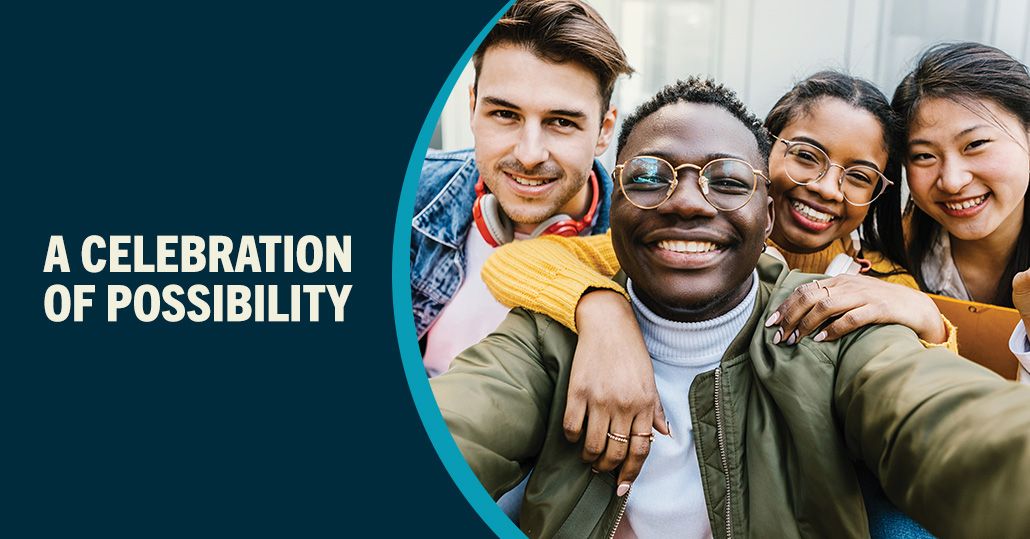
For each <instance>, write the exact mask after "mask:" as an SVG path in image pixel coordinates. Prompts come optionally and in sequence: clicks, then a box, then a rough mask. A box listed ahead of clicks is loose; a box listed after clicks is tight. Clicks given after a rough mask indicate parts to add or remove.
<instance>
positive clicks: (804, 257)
mask: <svg viewBox="0 0 1030 539" xmlns="http://www.w3.org/2000/svg"><path fill="white" fill-rule="evenodd" d="M769 244H770V245H771V246H772V247H775V248H776V249H777V250H778V251H779V252H780V253H781V254H782V255H783V256H784V258H785V259H786V260H787V265H788V266H789V267H791V268H794V269H798V270H800V271H804V272H806V273H822V272H823V271H825V269H826V266H827V265H828V264H829V262H830V261H831V260H833V257H835V256H837V255H838V254H840V253H848V254H852V250H851V240H850V238H849V239H847V240H846V243H845V240H838V241H836V242H834V243H833V244H831V245H829V246H828V247H827V248H826V249H824V250H822V251H819V252H817V253H810V254H797V253H790V252H788V251H785V250H784V249H783V248H781V247H778V246H777V245H775V244H774V243H772V242H770V243H769ZM862 254H863V255H864V257H865V259H866V260H868V261H869V262H870V263H871V264H872V269H873V270H874V271H875V272H877V273H880V274H891V275H886V276H884V277H882V279H883V280H885V281H888V282H892V283H895V284H900V285H903V286H907V287H909V288H914V289H917V290H918V289H919V286H918V285H917V284H916V281H915V279H913V278H912V276H911V275H909V274H908V273H905V272H904V270H903V269H902V268H900V267H899V266H897V265H895V264H894V263H893V262H891V261H890V260H888V259H887V258H886V257H884V256H883V255H881V254H880V253H877V252H870V251H865V252H863V253H862ZM618 271H619V261H618V260H617V259H616V258H615V250H614V249H613V248H612V240H611V231H609V232H608V234H605V235H595V236H586V237H572V238H565V237H561V236H543V237H540V238H536V239H533V240H526V241H516V242H512V243H509V244H507V245H505V246H503V247H501V248H499V249H497V250H496V251H495V252H494V254H493V255H491V256H490V258H488V259H487V261H486V264H484V265H483V272H482V275H483V282H484V283H486V286H487V287H488V288H489V289H490V292H491V293H493V295H494V297H495V298H497V300H498V301H500V302H501V303H502V304H504V305H506V306H508V307H523V308H526V309H529V310H531V311H535V312H539V313H543V314H546V315H547V316H550V317H551V318H554V319H555V320H557V321H558V322H559V323H561V324H562V325H563V326H565V327H567V328H569V329H571V330H572V331H576V305H577V304H578V303H579V298H580V297H582V296H583V294H585V293H586V292H587V291H588V290H591V289H598V288H604V289H608V290H613V291H615V292H618V293H620V294H622V295H623V296H625V297H626V298H627V299H628V298H629V296H628V295H627V294H626V291H625V290H624V289H623V288H622V287H621V286H619V285H618V284H617V283H616V282H615V281H612V280H611V278H612V276H614V275H615V274H616V273H618ZM941 318H942V319H943V322H944V325H945V327H946V328H947V333H948V338H947V341H946V342H944V343H941V344H940V345H937V344H932V343H926V342H924V343H923V344H924V345H926V346H947V347H948V348H949V349H951V350H952V351H957V350H958V343H957V336H956V335H957V334H956V331H955V326H954V325H952V324H951V322H950V321H948V319H947V318H944V317H943V316H942V317H941Z"/></svg>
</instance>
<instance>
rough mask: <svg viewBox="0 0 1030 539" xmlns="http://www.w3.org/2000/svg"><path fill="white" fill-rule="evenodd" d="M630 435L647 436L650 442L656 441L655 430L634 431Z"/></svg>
mask: <svg viewBox="0 0 1030 539" xmlns="http://www.w3.org/2000/svg"><path fill="white" fill-rule="evenodd" d="M630 436H641V437H647V441H649V442H653V441H654V433H653V432H634V433H633V434H630Z"/></svg>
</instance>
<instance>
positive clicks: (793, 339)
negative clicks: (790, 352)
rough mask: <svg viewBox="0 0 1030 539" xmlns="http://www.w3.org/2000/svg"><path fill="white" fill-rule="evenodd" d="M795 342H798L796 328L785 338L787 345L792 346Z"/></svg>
mask: <svg viewBox="0 0 1030 539" xmlns="http://www.w3.org/2000/svg"><path fill="white" fill-rule="evenodd" d="M796 342H798V330H796V329H795V330H794V332H793V333H791V334H790V337H788V338H787V346H794V343H796Z"/></svg>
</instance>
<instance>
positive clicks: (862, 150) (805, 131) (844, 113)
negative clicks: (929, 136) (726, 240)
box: [769, 97, 888, 253]
mask: <svg viewBox="0 0 1030 539" xmlns="http://www.w3.org/2000/svg"><path fill="white" fill-rule="evenodd" d="M779 137H780V138H781V139H784V140H790V141H795V142H805V143H808V144H810V145H812V146H815V147H816V148H819V149H821V150H823V151H824V152H825V153H826V155H827V156H829V158H830V161H831V162H832V163H836V164H838V165H841V166H843V167H852V166H856V165H864V166H867V167H872V168H875V169H876V170H877V171H879V172H883V170H884V168H885V167H886V166H887V157H888V153H887V148H886V147H885V144H884V132H883V127H882V126H881V125H880V122H879V121H878V120H877V119H876V116H874V115H873V114H872V113H870V112H869V111H866V110H863V109H860V108H856V107H854V106H851V105H849V104H847V103H845V102H844V101H842V100H840V99H837V98H834V97H824V98H822V99H820V100H819V101H817V102H815V103H813V104H812V105H811V106H810V108H809V109H808V111H807V113H805V114H801V115H799V116H798V117H797V118H795V119H793V120H791V121H790V122H789V123H787V125H786V126H784V128H783V130H782V131H780V133H779ZM786 148H787V146H786V144H785V143H784V142H782V141H777V142H776V143H775V144H774V145H773V150H772V153H771V154H770V156H769V175H770V179H771V180H772V182H773V198H774V199H775V200H776V225H775V227H774V228H773V233H772V239H773V241H775V242H776V243H777V244H778V245H780V246H781V247H783V248H784V249H786V250H788V251H790V252H794V253H811V252H816V251H820V250H822V249H825V248H826V247H827V246H829V245H830V244H831V243H833V242H834V241H836V240H837V239H839V238H844V237H847V236H848V235H850V234H851V232H852V231H853V230H855V229H856V228H858V226H859V225H861V224H862V220H863V219H865V216H866V214H867V213H868V211H869V206H854V205H852V204H849V203H847V202H846V201H845V200H844V196H843V194H842V193H841V189H840V184H839V181H840V177H841V175H842V174H843V173H844V171H843V170H842V169H841V168H840V167H833V166H831V167H830V169H829V170H828V171H827V172H826V174H825V175H824V176H823V177H822V178H821V179H820V180H819V181H817V182H814V183H810V184H808V185H798V184H796V183H794V182H793V181H791V179H790V177H788V175H787V173H786V171H785V162H786V159H785V157H784V153H785V150H786Z"/></svg>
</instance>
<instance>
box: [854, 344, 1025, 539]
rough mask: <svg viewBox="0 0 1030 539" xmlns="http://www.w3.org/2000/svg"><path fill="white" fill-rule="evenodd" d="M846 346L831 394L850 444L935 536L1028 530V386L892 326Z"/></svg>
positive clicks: (892, 495) (1010, 534) (902, 505)
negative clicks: (924, 343) (922, 342)
mask: <svg viewBox="0 0 1030 539" xmlns="http://www.w3.org/2000/svg"><path fill="white" fill-rule="evenodd" d="M861 333H863V334H862V335H860V336H859V338H855V339H854V340H852V341H850V342H848V343H847V344H845V345H842V349H843V350H845V352H844V354H843V356H842V358H840V359H839V370H838V374H837V381H836V385H835V391H834V398H835V404H836V413H837V415H838V418H839V420H840V421H841V425H842V426H843V430H844V435H845V441H846V443H847V445H848V447H849V448H850V449H851V451H852V452H854V453H855V454H856V455H857V456H858V457H859V458H861V460H863V461H864V462H865V463H866V465H867V466H868V467H869V468H870V469H871V470H872V471H873V473H874V474H875V475H876V476H877V477H878V478H879V480H880V483H881V484H882V486H883V488H884V491H885V492H886V493H887V495H888V497H889V498H890V499H891V500H892V501H893V502H894V503H896V504H897V505H898V506H899V507H900V508H901V509H902V510H904V511H905V512H906V513H908V514H909V515H911V516H912V517H913V518H915V519H916V520H917V521H919V522H920V523H922V524H923V525H925V526H926V527H927V528H928V529H929V530H930V531H931V532H934V533H936V534H938V535H940V534H944V535H948V536H955V537H1019V536H1023V535H1024V534H1025V532H1026V530H1027V529H1030V511H1027V506H1026V500H1027V499H1028V497H1030V483H1027V482H1026V477H1028V476H1030V388H1028V387H1026V386H1023V385H1020V384H1015V383H1012V382H1009V381H1006V380H1003V379H1001V378H1000V377H998V376H997V375H996V374H994V373H992V372H990V371H988V370H986V369H984V368H983V367H980V366H978V365H976V364H974V363H972V362H970V361H967V360H965V359H962V358H960V357H958V356H957V355H955V354H953V353H951V352H949V351H947V350H945V349H943V348H932V349H926V348H923V347H921V346H920V345H919V344H918V343H917V342H916V341H915V340H913V339H912V338H911V336H910V335H908V336H906V335H905V334H906V333H907V330H905V329H904V328H901V327H898V326H886V327H881V328H876V329H873V330H869V331H866V332H861Z"/></svg>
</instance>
